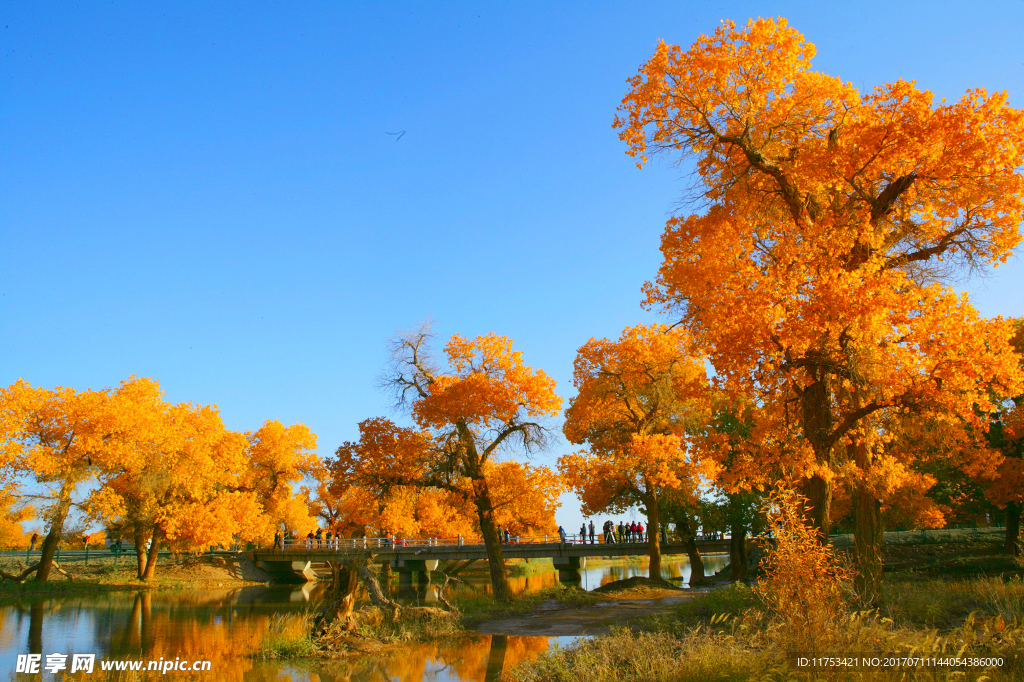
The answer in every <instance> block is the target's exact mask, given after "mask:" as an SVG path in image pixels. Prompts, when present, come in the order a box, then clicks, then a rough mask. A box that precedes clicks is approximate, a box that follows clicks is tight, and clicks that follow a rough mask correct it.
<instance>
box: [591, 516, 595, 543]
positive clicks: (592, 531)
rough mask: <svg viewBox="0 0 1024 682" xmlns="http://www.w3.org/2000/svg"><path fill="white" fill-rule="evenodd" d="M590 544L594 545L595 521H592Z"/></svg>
mask: <svg viewBox="0 0 1024 682" xmlns="http://www.w3.org/2000/svg"><path fill="white" fill-rule="evenodd" d="M590 544H594V519H590Z"/></svg>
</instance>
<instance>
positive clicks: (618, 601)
mask: <svg viewBox="0 0 1024 682" xmlns="http://www.w3.org/2000/svg"><path fill="white" fill-rule="evenodd" d="M703 591H706V590H682V589H679V588H677V587H673V586H671V585H669V584H668V583H666V582H665V581H661V580H651V579H650V578H640V577H633V578H630V579H628V580H620V581H616V582H614V583H609V584H607V585H604V586H602V587H601V588H600V589H599V590H595V591H594V592H592V593H590V594H591V595H592V596H594V597H596V598H599V601H596V602H595V603H593V604H588V605H584V606H568V605H566V604H564V603H561V602H559V601H558V600H555V599H548V600H545V601H543V602H541V603H540V604H539V605H538V607H537V609H536V610H534V611H533V612H532V613H528V614H523V615H515V616H506V617H501V618H492V619H487V620H484V621H481V622H480V623H478V624H476V626H474V627H473V628H472V629H473V631H474V632H478V633H480V634H483V635H527V636H543V637H560V636H573V635H575V636H582V635H590V636H593V635H603V634H607V633H608V631H609V630H611V628H613V627H616V626H622V625H626V624H628V623H629V622H630V621H633V620H636V619H638V618H644V617H646V616H653V615H658V614H668V613H671V612H672V610H673V609H674V608H675V607H676V606H678V605H679V604H681V603H683V602H684V601H687V600H689V599H692V598H693V596H694V595H695V594H697V593H700V592H703ZM596 593H599V594H596Z"/></svg>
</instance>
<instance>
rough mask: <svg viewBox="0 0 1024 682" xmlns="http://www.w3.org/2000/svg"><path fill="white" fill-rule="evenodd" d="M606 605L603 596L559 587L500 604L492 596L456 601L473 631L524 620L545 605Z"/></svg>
mask: <svg viewBox="0 0 1024 682" xmlns="http://www.w3.org/2000/svg"><path fill="white" fill-rule="evenodd" d="M602 601H606V599H605V598H603V597H601V596H600V595H596V594H593V593H591V592H587V591H586V590H581V589H579V588H577V587H573V586H568V585H556V586H554V587H548V588H545V589H543V590H538V591H536V592H527V593H523V594H519V595H516V596H515V597H513V598H512V601H510V602H500V601H498V600H496V599H495V598H494V597H492V596H491V595H489V594H465V595H460V596H459V597H458V598H456V600H455V606H456V607H457V608H458V609H459V611H461V612H462V623H463V625H465V626H466V627H471V626H472V625H475V624H476V623H479V622H481V621H484V620H490V619H495V618H508V617H512V616H521V615H523V614H526V613H533V612H535V611H537V609H538V608H539V607H540V605H541V604H543V603H544V602H557V603H558V604H560V605H562V606H566V607H572V608H579V607H583V606H591V605H593V604H596V603H599V602H602Z"/></svg>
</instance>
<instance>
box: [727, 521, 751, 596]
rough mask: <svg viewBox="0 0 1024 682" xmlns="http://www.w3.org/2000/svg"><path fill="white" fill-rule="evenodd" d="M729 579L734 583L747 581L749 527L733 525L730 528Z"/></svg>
mask: <svg viewBox="0 0 1024 682" xmlns="http://www.w3.org/2000/svg"><path fill="white" fill-rule="evenodd" d="M729 533H730V540H729V577H730V578H731V579H732V580H733V582H738V581H740V580H746V579H747V574H748V571H747V527H746V526H745V525H743V524H738V523H737V524H733V525H732V526H730V528H729Z"/></svg>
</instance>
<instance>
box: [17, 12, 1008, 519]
mask: <svg viewBox="0 0 1024 682" xmlns="http://www.w3.org/2000/svg"><path fill="white" fill-rule="evenodd" d="M833 5H834V8H833ZM825 7H829V8H828V9H824V8H825ZM777 15H781V16H785V17H787V18H788V19H789V21H790V23H791V24H792V25H793V26H795V27H796V28H797V29H798V30H800V31H802V32H803V33H804V34H805V36H806V37H807V39H808V40H809V41H811V42H813V43H815V44H816V45H817V48H818V55H817V57H816V58H815V66H816V68H818V69H820V70H823V71H825V72H827V73H831V74H834V75H838V76H841V77H842V78H844V79H846V80H849V81H851V82H852V83H854V84H855V85H857V86H858V87H860V88H862V89H868V88H871V87H873V86H874V85H877V84H881V83H883V82H886V81H891V80H894V79H896V78H905V79H914V80H917V81H918V83H919V85H921V86H922V87H925V88H928V89H930V90H932V91H933V92H935V93H936V95H937V96H939V97H947V98H956V97H959V96H960V95H961V94H962V93H963V92H964V90H966V89H968V88H973V87H985V88H988V89H989V90H1007V91H1008V92H1009V96H1010V103H1011V104H1012V105H1014V106H1018V107H1020V106H1024V43H1022V41H1021V38H1020V36H1021V35H1022V34H1024V3H1021V2H1016V1H1014V2H990V3H984V2H982V3H971V4H970V5H968V4H967V3H942V2H938V3H937V2H927V3H923V2H922V3H913V2H905V3H893V2H886V3H865V2H856V3H845V4H843V5H839V4H833V3H820V2H808V3H767V2H762V3H744V2H690V3H684V2H673V3H644V2H631V3H601V2H596V3H595V2H587V3H568V2H566V3H541V2H536V3H500V4H499V3H419V4H413V3H389V4H385V3H341V2H336V3H313V2H306V3H287V4H286V3H255V2H247V3H227V2H218V3H208V2H207V3H200V2H192V3H185V2H183V3H173V4H172V3H141V2H137V3H124V2H110V3H104V4H100V3H75V4H72V3H28V2H22V3H15V2H10V1H8V0H4V1H3V2H0V31H2V33H0V36H2V37H0V385H7V384H9V383H11V382H13V381H14V380H16V379H18V378H19V377H23V378H25V379H26V380H27V381H29V382H31V383H32V384H36V385H41V386H55V385H65V386H73V387H76V388H86V387H92V388H100V387H103V386H110V385H115V384H116V383H118V382H119V381H121V380H122V379H125V378H127V377H128V376H129V375H131V374H135V375H140V376H150V377H154V378H156V379H158V380H159V381H160V382H161V385H162V386H163V388H164V389H165V390H166V391H167V394H168V398H169V399H170V400H173V401H184V400H189V401H194V402H200V403H216V404H217V405H219V406H220V408H221V410H222V413H223V415H224V418H225V421H226V422H227V424H228V426H229V427H230V428H234V429H238V430H249V429H255V428H258V427H259V425H260V424H261V423H262V422H263V421H264V420H265V419H279V420H281V421H283V422H285V423H294V422H297V421H301V422H303V423H305V424H307V425H308V426H309V427H310V428H312V429H313V430H314V431H315V432H316V433H317V434H318V436H319V438H320V451H321V454H323V455H327V454H330V453H331V452H333V450H334V449H335V448H336V447H337V446H338V445H339V444H340V443H341V442H342V441H344V440H347V439H353V438H355V437H356V435H357V431H356V424H357V423H358V422H359V421H360V420H362V419H365V418H367V417H371V416H376V415H382V414H391V412H390V401H389V399H388V397H387V396H386V395H384V394H382V393H381V392H380V391H378V390H377V388H376V383H377V382H376V377H377V376H378V374H379V373H380V371H381V368H382V366H383V364H384V362H385V359H386V352H385V342H386V340H387V339H388V338H389V337H390V336H392V335H393V334H394V333H395V332H396V331H397V330H399V329H402V328H408V327H411V326H414V325H415V324H416V323H418V322H419V321H421V320H423V319H424V318H426V317H428V316H429V317H432V318H433V319H434V320H435V321H436V330H437V332H438V334H439V336H440V337H441V338H442V339H443V338H446V337H447V336H449V335H451V334H453V333H461V334H463V335H467V336H472V335H477V334H483V333H488V332H492V331H493V332H497V333H499V334H506V335H508V336H511V337H512V338H513V339H514V340H515V343H516V347H517V348H518V349H519V350H521V351H522V352H523V354H524V357H525V360H526V361H527V363H528V364H531V365H533V366H535V367H543V368H544V369H545V370H546V371H547V372H548V373H550V374H551V375H552V376H554V377H555V379H556V380H557V381H558V383H559V388H560V392H561V394H562V395H564V396H566V397H567V398H568V397H569V396H570V395H571V393H572V386H571V373H572V362H573V358H574V357H575V353H576V349H577V348H578V347H579V346H580V345H582V344H583V343H584V342H586V340H587V339H589V338H590V337H603V336H606V337H614V336H617V335H618V333H619V331H620V330H621V329H622V328H623V327H625V326H627V325H631V324H636V323H638V322H641V321H645V320H650V319H651V317H652V316H651V314H648V313H644V312H643V311H641V310H640V307H639V300H640V286H641V284H642V283H643V282H644V281H645V280H646V279H650V278H652V277H653V276H654V274H655V272H656V270H657V267H658V263H659V253H658V240H659V237H660V235H661V232H662V228H663V225H664V221H665V219H666V218H667V217H668V215H669V214H670V212H671V210H672V208H673V205H674V202H675V200H676V199H677V198H678V196H679V192H680V190H681V187H682V184H681V181H680V171H679V170H678V169H673V168H671V167H670V166H669V165H667V164H663V163H653V164H651V165H650V166H648V167H647V168H646V169H645V170H643V171H639V170H637V169H636V167H635V166H634V164H633V162H632V161H631V160H630V159H629V158H628V157H626V156H625V154H624V153H623V152H624V145H623V144H622V143H621V142H619V140H618V138H617V136H616V134H615V132H614V131H613V130H612V129H611V122H612V118H613V116H614V114H615V110H616V107H617V106H618V104H619V102H620V101H621V98H622V96H623V94H624V93H625V91H626V84H625V80H626V79H627V78H628V77H629V76H631V75H632V74H634V73H635V72H636V69H637V68H638V66H639V65H640V64H641V63H642V62H643V61H644V60H645V59H646V58H647V57H649V56H650V54H651V52H652V51H653V49H654V47H655V45H656V43H657V41H658V40H659V39H664V40H665V41H667V42H670V43H678V44H682V45H689V44H690V43H692V42H693V41H694V40H695V39H696V38H697V37H698V36H699V35H700V34H701V33H708V32H711V31H713V30H714V28H715V27H716V26H717V25H718V24H719V22H720V21H722V20H723V19H733V20H735V21H737V22H738V23H740V24H742V23H745V22H746V20H747V19H748V18H750V17H757V16H777ZM401 131H405V134H404V135H402V136H401V138H400V139H399V136H398V135H397V134H396V135H389V134H388V133H400V132H401ZM964 287H965V288H966V289H967V290H969V291H970V292H971V295H972V298H973V300H974V302H975V304H976V305H977V306H978V307H979V308H980V309H981V311H982V312H983V313H984V314H986V315H1024V296H1021V294H1020V292H1021V291H1022V290H1024V265H1022V261H1021V258H1020V257H1019V256H1015V257H1014V258H1013V259H1012V260H1011V262H1010V263H1008V264H1007V265H1005V266H1003V267H1001V268H999V269H998V270H995V271H994V272H993V273H992V274H990V275H989V276H988V277H987V278H986V279H985V280H977V281H971V282H965V283H964ZM555 426H556V431H557V430H558V429H557V423H556V424H555ZM569 449H570V446H569V445H568V444H566V443H564V442H563V441H559V440H556V441H555V443H554V445H553V447H552V449H551V450H550V451H549V452H548V453H547V454H546V455H542V456H540V457H538V458H537V460H538V461H540V462H550V461H553V459H554V458H555V457H557V455H559V454H563V453H564V452H567V451H568V450H569ZM577 506H578V505H577V504H576V503H575V502H574V501H572V500H568V499H567V504H566V505H565V506H564V507H563V509H562V510H561V511H560V513H559V517H558V520H559V522H561V523H563V524H564V525H565V526H566V528H567V529H570V530H572V529H573V528H575V527H578V525H579V519H580V514H579V512H578V509H577Z"/></svg>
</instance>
